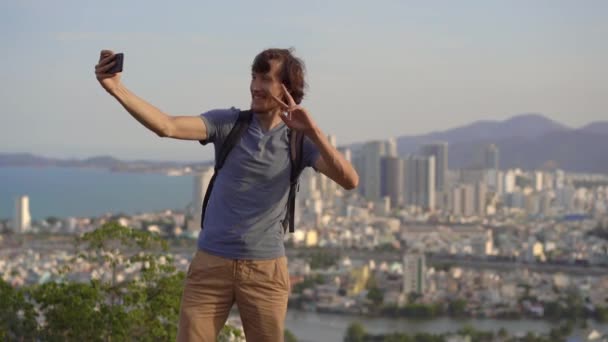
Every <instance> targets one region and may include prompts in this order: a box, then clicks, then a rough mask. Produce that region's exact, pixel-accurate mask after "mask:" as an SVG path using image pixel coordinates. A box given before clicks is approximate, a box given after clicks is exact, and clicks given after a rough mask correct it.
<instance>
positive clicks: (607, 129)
mask: <svg viewBox="0 0 608 342" xmlns="http://www.w3.org/2000/svg"><path fill="white" fill-rule="evenodd" d="M579 130H581V131H584V132H591V133H599V134H608V121H596V122H592V123H590V124H588V125H586V126H583V127H581V128H579Z"/></svg>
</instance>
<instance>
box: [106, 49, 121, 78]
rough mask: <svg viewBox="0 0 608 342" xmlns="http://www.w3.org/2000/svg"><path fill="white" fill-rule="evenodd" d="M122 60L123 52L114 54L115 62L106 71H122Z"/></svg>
mask: <svg viewBox="0 0 608 342" xmlns="http://www.w3.org/2000/svg"><path fill="white" fill-rule="evenodd" d="M123 60H124V54H123V53H117V54H116V55H114V61H116V64H114V66H113V67H112V68H111V69H110V70H108V71H107V73H108V74H115V73H117V72H122V62H123Z"/></svg>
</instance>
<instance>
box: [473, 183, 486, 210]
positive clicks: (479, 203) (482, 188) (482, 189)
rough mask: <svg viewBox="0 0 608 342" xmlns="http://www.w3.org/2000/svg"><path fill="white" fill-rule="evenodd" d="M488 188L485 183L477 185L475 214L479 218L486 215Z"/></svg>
mask: <svg viewBox="0 0 608 342" xmlns="http://www.w3.org/2000/svg"><path fill="white" fill-rule="evenodd" d="M487 192H488V188H487V186H486V184H485V183H484V182H477V183H475V213H476V214H477V215H478V216H485V215H486V195H487Z"/></svg>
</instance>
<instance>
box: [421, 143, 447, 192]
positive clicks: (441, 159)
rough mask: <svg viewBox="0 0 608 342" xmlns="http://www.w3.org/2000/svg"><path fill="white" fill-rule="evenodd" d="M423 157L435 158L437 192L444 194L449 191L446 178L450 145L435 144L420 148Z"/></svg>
mask: <svg viewBox="0 0 608 342" xmlns="http://www.w3.org/2000/svg"><path fill="white" fill-rule="evenodd" d="M420 153H421V154H422V155H423V156H434V157H435V172H434V173H435V186H436V190H437V191H439V192H443V191H445V190H447V185H446V178H447V172H448V143H447V142H435V143H429V144H424V145H422V146H421V147H420Z"/></svg>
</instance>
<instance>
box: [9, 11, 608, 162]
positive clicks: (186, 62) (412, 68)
mask: <svg viewBox="0 0 608 342" xmlns="http://www.w3.org/2000/svg"><path fill="white" fill-rule="evenodd" d="M607 37H608V1H602V0H598V1H574V0H573V1H555V0H551V1H433V2H432V4H430V3H429V2H428V1H417V2H408V1H374V2H372V1H331V2H330V1H298V2H295V1H294V2H291V1H276V2H264V1H248V2H245V1H243V2H237V1H222V2H219V1H214V2H203V1H192V2H185V1H179V2H177V1H176V2H175V3H172V2H169V1H83V0H79V1H42V0H41V1H11V0H3V1H0V46H1V49H2V50H1V53H2V57H1V59H0V60H1V61H2V63H0V152H31V153H35V154H41V155H45V156H53V157H85V156H92V155H100V154H103V155H113V156H117V157H119V158H124V159H155V160H159V159H160V160H189V161H195V160H201V159H209V158H210V157H211V156H212V151H211V150H212V147H202V146H200V145H199V144H198V143H197V142H185V141H175V140H173V141H172V140H167V139H161V138H158V137H157V136H156V135H154V134H153V133H151V132H149V131H148V130H147V129H145V128H144V127H143V126H141V125H140V124H139V123H137V122H136V121H135V120H134V119H133V118H131V117H130V115H129V114H128V113H127V112H126V111H124V110H123V109H122V107H121V106H120V104H119V103H118V102H116V101H115V100H114V99H113V98H112V97H110V96H109V95H107V94H106V93H105V91H104V90H103V89H102V88H101V87H100V86H99V84H98V83H97V80H96V79H95V75H94V66H95V64H96V63H97V60H98V57H99V51H100V50H102V49H112V50H114V51H116V52H124V53H125V64H124V73H123V82H124V83H125V85H126V86H127V87H128V88H129V89H131V90H132V91H133V92H134V93H136V94H137V95H139V96H140V97H142V98H144V99H145V100H147V101H148V102H150V103H152V104H153V105H155V106H157V107H158V108H160V109H161V110H162V111H164V112H166V113H169V114H175V115H177V114H179V115H198V114H200V113H202V112H204V111H206V110H209V109H213V108H227V107H230V106H236V107H241V108H246V107H248V106H249V99H250V97H249V90H248V87H249V79H250V70H249V68H250V65H251V61H252V59H253V57H254V56H255V55H256V54H257V53H258V52H259V51H261V50H262V49H264V48H268V47H295V48H296V53H297V55H299V56H300V57H302V58H303V59H304V61H305V62H306V66H307V69H308V74H307V75H308V83H309V85H310V88H309V93H308V96H307V98H306V99H305V101H304V102H303V104H304V105H305V106H306V107H307V108H309V109H310V111H311V112H312V114H313V116H314V118H315V120H316V121H317V123H318V124H319V125H320V127H321V128H322V129H323V131H324V132H326V133H331V134H335V135H336V136H337V138H338V143H339V144H342V143H350V142H356V141H362V140H368V139H377V138H384V137H389V136H396V135H403V134H420V133H426V132H429V131H432V130H443V129H446V128H451V127H454V126H458V125H462V124H466V123H469V122H471V121H474V120H480V119H495V120H502V119H505V118H508V117H510V116H513V115H516V114H520V113H529V112H536V113H543V114H545V115H546V116H548V117H550V118H552V119H554V120H557V121H559V122H562V123H564V124H567V125H570V126H573V127H578V126H582V125H584V124H586V123H588V122H591V121H597V120H608V85H607V83H606V82H607V80H608V63H607V62H606V61H608V41H607Z"/></svg>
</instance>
